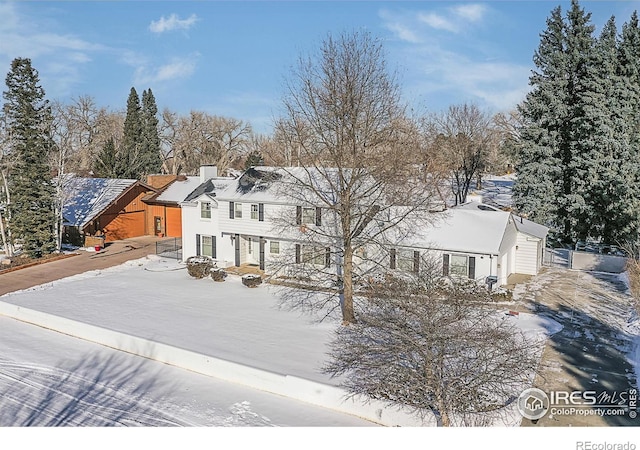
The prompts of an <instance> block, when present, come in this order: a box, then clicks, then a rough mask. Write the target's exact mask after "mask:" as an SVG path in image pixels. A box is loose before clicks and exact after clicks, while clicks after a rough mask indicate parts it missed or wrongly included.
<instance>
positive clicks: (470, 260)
mask: <svg viewBox="0 0 640 450" xmlns="http://www.w3.org/2000/svg"><path fill="white" fill-rule="evenodd" d="M454 258H465V265H464V268H463V266H462V264H454V261H453V259H454ZM453 267H457V268H458V270H456V271H455V272H457V273H453V272H452V270H451V269H452V268H453ZM460 269H463V270H460ZM442 274H443V275H444V276H450V277H460V278H469V279H470V280H475V279H476V257H475V256H471V255H465V254H461V253H443V255H442Z"/></svg>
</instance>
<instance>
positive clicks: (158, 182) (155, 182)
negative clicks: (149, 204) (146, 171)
mask: <svg viewBox="0 0 640 450" xmlns="http://www.w3.org/2000/svg"><path fill="white" fill-rule="evenodd" d="M175 179H176V176H175V175H162V174H155V175H147V184H148V185H149V186H151V187H154V188H157V189H160V188H163V187H165V186H166V185H167V184H169V183H171V182H172V181H173V180H175Z"/></svg>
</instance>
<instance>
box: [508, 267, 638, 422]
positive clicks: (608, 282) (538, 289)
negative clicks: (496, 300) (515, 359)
mask: <svg viewBox="0 0 640 450" xmlns="http://www.w3.org/2000/svg"><path fill="white" fill-rule="evenodd" d="M514 299H516V300H518V301H521V302H522V303H523V305H524V306H526V307H527V308H529V309H530V310H531V311H533V312H535V313H536V314H541V315H545V316H548V317H550V318H552V319H554V320H555V321H557V322H558V323H560V324H561V325H562V326H563V329H562V330H561V331H560V332H558V333H556V334H554V335H552V336H551V337H550V339H549V341H548V342H547V346H546V348H545V350H544V353H543V356H542V364H541V372H540V373H539V374H538V377H537V379H536V381H535V383H534V386H535V387H538V388H540V389H542V390H543V391H545V392H547V393H548V392H551V391H555V392H559V391H563V392H585V391H593V392H596V393H608V394H614V393H615V394H614V395H618V396H619V395H620V394H621V393H625V392H627V391H629V390H630V389H637V388H638V380H637V377H638V375H639V374H638V373H637V371H638V367H639V364H640V363H639V361H638V358H639V356H640V355H639V354H638V348H639V346H640V320H639V319H638V315H637V313H636V312H635V311H634V309H633V301H632V299H631V297H630V296H629V295H628V292H627V285H626V283H625V279H624V275H617V274H607V273H601V272H585V271H578V270H569V269H560V268H555V267H554V268H547V269H545V272H544V273H542V274H541V275H539V276H537V277H535V278H534V279H532V281H530V282H529V283H528V284H526V285H523V286H519V287H517V288H516V290H515V291H514ZM625 395H626V394H625ZM599 398H600V397H599ZM586 409H589V408H586ZM522 424H523V425H532V423H531V421H529V420H527V419H524V420H523V421H522ZM606 425H609V426H610V425H616V426H621V425H622V426H625V425H627V426H628V425H630V426H640V418H637V417H636V418H633V417H630V415H629V414H628V413H626V414H624V415H619V416H618V415H610V416H606V415H604V416H599V415H598V414H595V413H593V414H586V413H584V414H573V415H554V414H547V415H546V416H545V417H543V418H542V419H540V420H539V422H538V424H537V426H606Z"/></svg>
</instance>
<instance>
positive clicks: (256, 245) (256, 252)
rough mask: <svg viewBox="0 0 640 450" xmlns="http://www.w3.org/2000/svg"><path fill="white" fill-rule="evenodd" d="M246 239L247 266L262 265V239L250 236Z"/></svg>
mask: <svg viewBox="0 0 640 450" xmlns="http://www.w3.org/2000/svg"><path fill="white" fill-rule="evenodd" d="M245 239H246V244H247V246H246V249H247V264H251V265H256V266H257V265H259V264H260V239H258V238H254V237H250V236H247V237H246V238H245Z"/></svg>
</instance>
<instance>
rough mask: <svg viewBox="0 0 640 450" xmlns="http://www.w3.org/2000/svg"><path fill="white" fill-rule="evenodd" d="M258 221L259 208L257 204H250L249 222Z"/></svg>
mask: <svg viewBox="0 0 640 450" xmlns="http://www.w3.org/2000/svg"><path fill="white" fill-rule="evenodd" d="M259 219H260V207H259V206H258V204H257V203H252V204H251V220H259Z"/></svg>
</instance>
